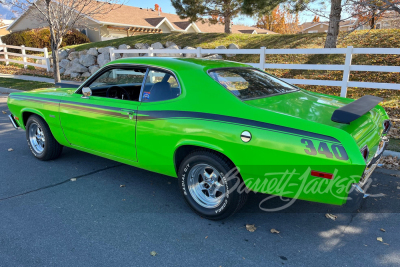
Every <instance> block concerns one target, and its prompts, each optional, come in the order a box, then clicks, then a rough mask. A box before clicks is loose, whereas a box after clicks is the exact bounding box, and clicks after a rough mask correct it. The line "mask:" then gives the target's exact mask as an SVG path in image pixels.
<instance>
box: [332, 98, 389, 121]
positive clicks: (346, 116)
mask: <svg viewBox="0 0 400 267" xmlns="http://www.w3.org/2000/svg"><path fill="white" fill-rule="evenodd" d="M382 100H383V98H380V97H377V96H372V95H365V96H363V97H361V98H360V99H357V100H356V101H354V102H351V103H350V104H347V105H346V106H343V107H341V108H338V109H337V110H335V111H334V112H333V114H332V118H331V120H332V121H334V122H339V123H347V124H350V122H352V121H354V120H356V119H358V118H360V117H361V116H362V115H364V114H365V113H367V112H368V111H370V110H371V109H373V108H374V107H375V106H376V105H378V104H379V102H381V101H382Z"/></svg>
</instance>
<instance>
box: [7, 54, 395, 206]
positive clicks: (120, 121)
mask: <svg viewBox="0 0 400 267" xmlns="http://www.w3.org/2000/svg"><path fill="white" fill-rule="evenodd" d="M113 64H138V65H147V66H155V67H161V68H165V69H168V70H170V71H172V72H173V73H174V74H175V75H176V77H177V79H178V81H179V83H180V86H181V91H182V93H181V95H180V96H179V97H177V98H175V99H172V100H167V101H160V102H134V101H126V100H119V99H110V98H103V97H95V96H92V97H90V99H83V98H81V95H80V94H76V93H75V91H76V90H75V89H65V88H61V89H60V88H57V89H54V88H53V89H39V90H34V91H29V92H23V93H12V94H10V97H9V99H8V106H9V109H10V111H11V113H12V114H13V115H14V116H16V117H18V118H20V119H19V121H18V123H19V125H20V127H21V128H22V129H25V126H24V123H23V118H24V114H25V115H26V114H28V113H34V114H38V115H39V116H41V117H42V118H43V119H44V120H45V121H46V122H47V123H48V125H49V127H50V129H51V131H52V133H53V135H54V137H55V138H56V140H57V141H58V142H59V143H60V144H62V145H64V146H68V147H72V148H75V149H78V150H82V151H85V152H88V153H92V154H95V155H98V156H102V157H105V158H109V159H112V160H116V161H119V162H122V163H126V164H129V165H132V166H135V167H139V168H143V169H146V170H150V171H154V172H157V173H161V174H165V175H169V176H173V177H177V171H176V168H175V161H174V160H175V153H176V151H177V150H178V148H180V147H182V146H197V147H204V148H208V149H212V150H215V151H218V152H220V153H222V154H224V155H225V156H227V157H228V158H229V159H230V160H231V161H232V162H233V163H234V164H235V165H236V166H237V167H238V168H239V170H240V174H241V176H242V178H243V180H244V182H245V185H246V187H247V188H249V189H250V190H253V191H255V192H261V193H267V194H273V195H281V196H285V197H295V198H298V199H303V200H309V201H315V202H321V203H329V204H336V205H341V204H344V203H345V202H346V200H345V199H346V197H347V190H348V189H349V187H350V184H349V183H348V178H350V177H352V179H354V182H358V181H359V179H360V177H361V175H362V174H363V172H364V170H365V167H366V163H365V161H364V159H363V157H362V155H361V153H360V149H361V148H362V147H364V146H365V145H368V147H369V149H370V158H369V159H371V158H372V157H373V155H374V154H375V152H376V151H377V148H378V144H379V142H380V140H381V136H382V131H383V126H382V124H383V121H384V120H386V119H388V116H387V114H386V112H385V110H384V109H383V108H382V107H380V106H376V107H375V108H373V109H372V110H371V111H369V112H368V113H367V114H365V115H363V116H362V117H361V118H359V119H357V120H356V121H353V122H352V123H351V124H349V125H347V124H340V123H335V122H333V121H331V116H332V113H333V111H334V110H335V109H337V108H339V107H341V106H343V105H346V104H348V103H350V102H352V101H353V100H351V99H346V98H341V97H335V96H329V95H323V94H318V93H313V92H309V91H305V90H299V91H297V92H293V93H287V94H282V95H276V96H271V97H267V98H262V99H256V100H248V101H241V100H239V99H238V98H237V97H235V96H234V95H233V94H232V93H230V92H229V91H228V90H226V89H225V88H224V87H222V86H221V85H219V84H218V83H217V82H216V81H214V80H213V79H212V78H211V77H210V76H209V75H208V74H207V70H209V69H213V68H223V67H249V66H248V65H245V64H240V63H235V62H228V61H217V60H216V61H214V60H205V59H173V58H144V57H143V58H127V59H120V60H117V61H114V62H111V63H109V64H108V65H113ZM96 105H97V106H103V107H107V108H100V107H96ZM124 109H126V110H134V111H135V116H134V117H133V119H130V118H129V116H128V115H126V112H123V111H122V110H124ZM156 111H159V112H158V113H157V112H156ZM168 111H174V112H176V111H184V113H183V114H190V116H177V115H175V116H172V115H171V116H161V117H160V116H158V117H157V116H156V117H152V116H151V115H148V114H152V113H154V114H158V115H160V114H161V115H162V114H170V113H169V112H168ZM27 112H28V113H27ZM185 112H186V113H185ZM188 112H189V113H188ZM196 114H200V115H201V116H199V117H197V115H196ZM204 114H206V115H207V116H205V117H204V116H203V115H204ZM210 114H211V115H210ZM214 115H223V116H222V117H221V116H214ZM224 116H227V117H224ZM221 118H222V119H221ZM223 118H229V119H228V120H225V119H223ZM237 118H239V120H238V121H236V120H235V119H237ZM240 119H245V120H240ZM248 121H251V122H252V123H246V122H248ZM253 122H256V123H253ZM257 123H258V124H260V123H261V126H260V125H258V124H257ZM254 124H255V125H254ZM265 125H267V127H264V126H265ZM275 126H278V130H277V129H276V127H275ZM280 126H283V127H284V128H279V127H280ZM282 129H286V130H282ZM287 129H289V130H288V131H287ZM245 130H247V131H249V132H250V133H251V134H252V139H251V141H250V142H248V143H244V142H243V141H242V140H241V138H240V135H241V133H242V132H243V131H245ZM298 130H301V133H310V134H311V135H312V134H317V135H318V136H319V137H310V136H307V134H306V135H304V134H298ZM321 136H325V137H327V139H329V140H334V141H329V140H322V139H321V138H320V137H321ZM335 140H336V141H335ZM310 142H312V144H313V145H314V146H315V149H316V150H317V153H316V154H315V155H311V154H313V153H310V150H309V149H308V148H307V147H306V146H307V145H309V144H310ZM324 144H326V146H327V148H328V151H326V150H325V148H324ZM333 146H336V147H335V148H337V147H338V146H341V147H343V148H344V149H345V151H346V154H347V156H348V159H346V158H345V159H339V158H340V157H341V156H342V155H341V154H340V153H339V154H338V157H339V158H338V157H336V155H334V154H333V150H332V149H333ZM307 151H308V152H309V153H307ZM311 152H312V151H311ZM319 152H321V153H319ZM332 155H333V156H332ZM310 170H316V171H321V172H326V173H334V174H335V176H334V178H333V179H332V180H328V179H323V178H318V177H313V176H311V175H310ZM292 172H294V173H296V174H294V175H290V173H292ZM285 173H286V174H285ZM343 188H345V189H346V190H342V189H343Z"/></svg>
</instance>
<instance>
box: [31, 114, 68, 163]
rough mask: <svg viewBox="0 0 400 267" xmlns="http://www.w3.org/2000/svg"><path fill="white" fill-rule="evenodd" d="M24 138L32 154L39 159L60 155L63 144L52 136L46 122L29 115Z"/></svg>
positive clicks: (50, 158)
mask: <svg viewBox="0 0 400 267" xmlns="http://www.w3.org/2000/svg"><path fill="white" fill-rule="evenodd" d="M26 139H27V141H28V146H29V148H30V150H31V152H32V154H33V155H34V156H35V157H36V158H37V159H40V160H43V161H45V160H52V159H56V158H58V157H59V156H60V155H61V152H62V149H63V146H62V145H60V144H59V143H58V142H57V140H56V139H55V138H54V136H53V134H52V133H51V131H50V128H49V126H48V125H47V123H46V122H45V121H44V120H43V119H42V118H41V117H39V116H38V115H31V116H30V117H29V119H28V121H27V123H26Z"/></svg>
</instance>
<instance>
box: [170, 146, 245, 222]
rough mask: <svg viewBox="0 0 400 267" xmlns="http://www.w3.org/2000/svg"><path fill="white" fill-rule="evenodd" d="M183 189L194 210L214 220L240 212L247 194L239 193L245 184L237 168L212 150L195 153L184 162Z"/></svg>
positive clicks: (182, 171) (181, 176)
mask: <svg viewBox="0 0 400 267" xmlns="http://www.w3.org/2000/svg"><path fill="white" fill-rule="evenodd" d="M178 175H179V176H178V179H179V180H180V182H179V187H180V189H181V192H182V194H183V196H184V198H185V200H186V202H187V203H188V204H189V206H190V208H192V210H193V211H195V212H196V213H197V214H199V215H200V216H202V217H204V218H207V219H210V220H222V219H225V218H227V217H229V216H231V215H232V214H234V213H235V212H237V211H238V210H239V209H240V208H241V207H242V206H243V204H244V203H245V201H246V199H247V194H246V193H245V192H239V191H238V190H237V188H238V185H239V184H240V183H241V182H242V179H241V178H240V175H239V174H238V173H237V171H236V168H235V166H234V165H233V164H232V163H231V162H230V161H229V160H228V159H226V158H225V157H223V156H221V155H219V154H217V153H214V152H212V151H202V150H200V151H195V152H193V153H191V154H189V155H188V156H187V157H186V158H185V159H184V160H183V162H182V164H181V165H180V167H179V172H178Z"/></svg>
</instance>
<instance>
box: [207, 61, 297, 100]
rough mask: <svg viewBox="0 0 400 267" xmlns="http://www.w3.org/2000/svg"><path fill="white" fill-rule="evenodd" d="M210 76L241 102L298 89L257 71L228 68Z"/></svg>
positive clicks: (215, 71) (214, 72)
mask: <svg viewBox="0 0 400 267" xmlns="http://www.w3.org/2000/svg"><path fill="white" fill-rule="evenodd" d="M209 74H210V76H211V77H212V78H213V79H214V80H216V81H217V82H219V83H220V84H221V85H222V86H224V87H225V88H226V89H228V90H229V91H230V92H231V93H233V94H234V95H235V96H237V97H238V98H240V99H241V100H249V99H254V98H263V97H267V96H271V95H276V94H284V93H289V92H294V91H297V90H298V89H297V88H296V87H294V86H292V85H290V84H287V83H285V82H283V81H281V80H279V79H277V78H274V77H272V76H271V75H268V74H267V73H265V72H262V71H260V70H257V69H251V68H226V69H215V70H210V71H209Z"/></svg>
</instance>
